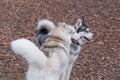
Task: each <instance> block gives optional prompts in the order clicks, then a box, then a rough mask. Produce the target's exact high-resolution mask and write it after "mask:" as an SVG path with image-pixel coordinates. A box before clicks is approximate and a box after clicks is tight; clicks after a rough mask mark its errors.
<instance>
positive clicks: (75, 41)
mask: <svg viewBox="0 0 120 80" xmlns="http://www.w3.org/2000/svg"><path fill="white" fill-rule="evenodd" d="M71 41H72V43H73V44H77V45H79V43H78V41H77V40H75V39H73V38H71Z"/></svg>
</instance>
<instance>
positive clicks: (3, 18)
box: [0, 0, 120, 80]
mask: <svg viewBox="0 0 120 80" xmlns="http://www.w3.org/2000/svg"><path fill="white" fill-rule="evenodd" d="M81 16H85V20H86V24H87V25H89V27H90V29H91V31H92V32H94V34H95V35H96V37H95V38H94V40H92V41H91V42H89V43H85V44H84V46H83V49H82V51H81V54H80V55H79V58H78V60H77V61H76V63H75V65H74V68H73V70H72V76H71V80H120V0H1V1H0V80H23V78H24V74H25V71H26V70H27V64H26V62H25V61H24V59H22V58H21V57H20V56H16V55H14V54H13V52H12V51H11V50H10V46H9V44H10V41H12V40H15V39H18V38H21V37H24V38H27V39H31V40H32V41H34V37H35V28H36V24H37V21H38V20H39V19H44V18H47V19H50V20H52V21H54V22H61V21H64V22H67V23H69V24H74V23H75V22H76V21H77V19H78V18H80V17H81Z"/></svg>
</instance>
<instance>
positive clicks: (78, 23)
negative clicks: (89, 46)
mask: <svg viewBox="0 0 120 80" xmlns="http://www.w3.org/2000/svg"><path fill="white" fill-rule="evenodd" d="M83 24H84V17H82V18H80V19H78V21H77V23H76V24H75V29H78V28H79V27H81V26H82V25H83Z"/></svg>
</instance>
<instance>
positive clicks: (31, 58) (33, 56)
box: [11, 39, 47, 68]
mask: <svg viewBox="0 0 120 80" xmlns="http://www.w3.org/2000/svg"><path fill="white" fill-rule="evenodd" d="M11 49H12V50H13V51H14V52H15V54H19V55H21V56H22V57H23V58H25V59H26V61H28V63H29V64H34V65H37V66H39V68H43V67H44V66H45V64H46V62H47V57H46V56H45V55H44V53H43V52H42V51H40V50H39V48H38V47H37V46H36V45H35V44H34V43H33V42H31V41H29V40H27V39H18V40H15V41H12V42H11Z"/></svg>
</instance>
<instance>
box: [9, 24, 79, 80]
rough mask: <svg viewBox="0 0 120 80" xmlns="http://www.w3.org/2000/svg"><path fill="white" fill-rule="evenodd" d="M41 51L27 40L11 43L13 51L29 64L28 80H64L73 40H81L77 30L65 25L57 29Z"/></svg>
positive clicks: (60, 25)
mask: <svg viewBox="0 0 120 80" xmlns="http://www.w3.org/2000/svg"><path fill="white" fill-rule="evenodd" d="M51 35H52V36H49V37H48V38H47V39H46V40H45V41H44V43H43V44H42V46H41V48H40V49H39V48H38V47H37V46H36V45H35V44H34V43H32V42H31V41H29V40H27V39H18V40H15V41H13V42H12V43H11V49H12V50H13V51H14V52H15V53H16V54H19V55H21V56H22V57H23V58H25V60H26V61H27V62H28V63H29V69H28V72H27V75H26V79H27V80H60V79H61V80H63V79H64V77H65V73H66V68H67V66H68V63H69V54H70V45H71V43H72V41H71V38H72V39H75V40H77V39H79V37H80V36H79V35H78V34H76V31H75V29H74V28H73V27H72V26H70V25H67V24H65V23H61V24H59V25H58V27H57V28H55V29H54V30H53V32H52V34H51Z"/></svg>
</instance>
